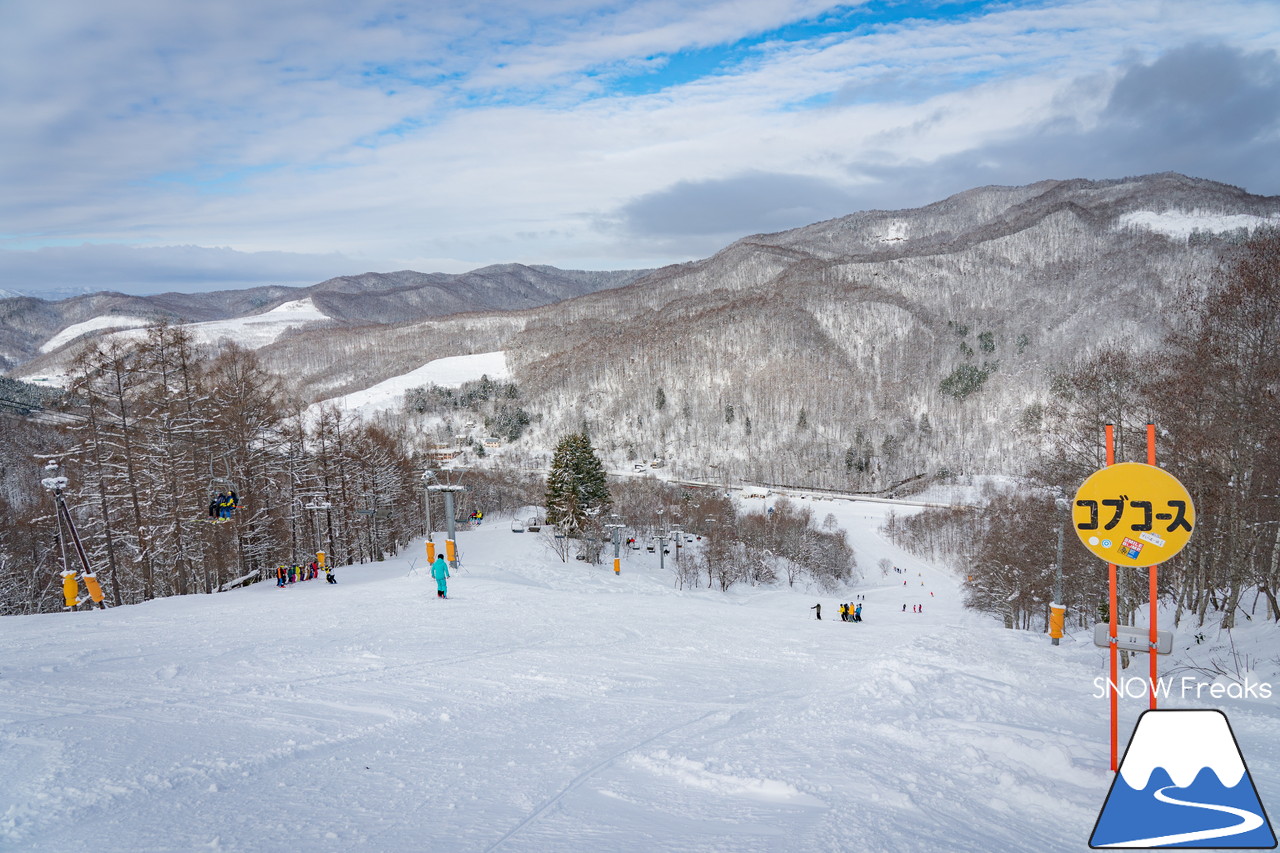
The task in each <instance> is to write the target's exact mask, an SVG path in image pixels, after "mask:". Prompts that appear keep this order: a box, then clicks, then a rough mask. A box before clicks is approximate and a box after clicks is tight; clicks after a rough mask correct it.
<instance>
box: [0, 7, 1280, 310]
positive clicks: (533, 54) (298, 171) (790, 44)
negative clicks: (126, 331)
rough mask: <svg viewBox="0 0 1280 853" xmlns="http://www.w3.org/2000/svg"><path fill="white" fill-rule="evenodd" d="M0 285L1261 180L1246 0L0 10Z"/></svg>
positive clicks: (605, 253) (125, 280) (205, 281)
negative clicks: (1173, 181) (1059, 192)
mask: <svg viewBox="0 0 1280 853" xmlns="http://www.w3.org/2000/svg"><path fill="white" fill-rule="evenodd" d="M0 24H2V25H0V187H2V188H3V192H0V290H7V291H12V292H22V293H29V294H32V295H57V294H61V293H64V292H68V291H78V290H86V289H87V290H99V289H114V290H121V291H125V292H136V293H145V292H158V291H162V290H181V291H195V290H208V289H219V288H228V287H250V286H256V285H261V284H289V285H306V284H313V283H315V282H318V281H322V280H324V279H327V278H330V277H333V276H337V275H347V274H356V273H361V272H366V271H379V272H387V271H392V270H399V269H415V270H418V271H422V272H434V271H443V272H461V271H465V270H469V269H474V268H477V267H481V266H484V265H487V264H491V263H509V262H519V263H545V264H552V265H555V266H559V267H562V268H568V269H635V268H648V267H655V266H660V265H663V264H667V263H676V262H682V261H687V260H692V259H696V258H701V257H707V256H709V255H711V254H713V253H715V252H716V251H717V250H718V249H720V248H722V247H723V246H725V245H727V244H728V243H730V242H732V241H733V240H735V239H737V238H739V237H742V236H746V235H749V234H753V233H759V232H767V231H777V230H782V229H785V228H790V227H796V226H800V225H805V224H808V223H811V222H815V221H820V220H823V219H828V218H831V217H835V216H840V215H844V214H848V213H853V212H856V211H859V210H866V209H872V208H882V209H900V208H909V207H915V206H920V205H923V204H928V203H930V202H933V201H937V200H940V199H942V198H944V197H946V196H947V195H950V194H952V193H956V192H960V191H963V190H965V189H969V188H971V187H974V186H980V185H985V184H1003V185H1018V184H1026V183H1032V182H1034V181H1038V180H1044V179H1051V178H1078V177H1083V178H1092V179H1105V178H1119V177H1125V176H1129V175H1140V174H1149V173H1153V172H1162V171H1177V172H1182V173H1184V174H1188V175H1192V176H1195V177H1202V178H1209V179H1213V180H1219V181H1223V182H1226V183H1229V184H1233V185H1236V186H1241V187H1244V188H1245V189H1247V190H1249V191H1251V192H1254V193H1258V194H1264V195H1275V194H1280V160H1278V158H1276V157H1275V151H1276V150H1278V149H1280V55H1278V53H1277V51H1278V50H1280V4H1277V3H1275V2H1273V0H1261V2H1255V0H1215V2H1212V3H1205V2H1203V0H1192V2H1184V0H1126V2H1124V3H1115V2H1113V0H1059V1H1058V2H1053V0H1047V2H1019V0H1013V1H1012V2H985V0H960V2H934V0H871V2H859V3H831V2H826V0H632V2H599V1H598V0H538V2H537V3H534V2H511V1H510V0H490V2H484V3H479V2H466V0H433V2H431V3H422V4H415V3H406V2H399V0H305V2H304V0H273V2H270V3H265V4H264V3H260V2H248V0H224V2H219V3H216V4H210V3H194V2H160V0H112V2H108V3H103V2H100V0H61V2H58V3H48V2H43V0H3V2H0Z"/></svg>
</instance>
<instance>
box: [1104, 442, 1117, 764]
mask: <svg viewBox="0 0 1280 853" xmlns="http://www.w3.org/2000/svg"><path fill="white" fill-rule="evenodd" d="M1115 432H1116V428H1115V425H1114V424H1107V426H1106V435H1107V467H1108V468H1110V467H1111V466H1112V465H1114V464H1115V463H1116V443H1115ZM1107 585H1108V595H1109V598H1108V602H1109V606H1110V610H1109V612H1108V618H1109V619H1110V625H1109V629H1108V636H1109V637H1110V640H1109V642H1108V643H1107V645H1108V648H1109V651H1110V655H1111V679H1110V680H1109V681H1108V682H1107V696H1108V698H1109V699H1110V700H1111V771H1112V772H1113V773H1114V772H1115V771H1116V770H1118V769H1120V693H1119V692H1118V691H1119V686H1120V647H1119V645H1118V642H1119V641H1118V640H1117V638H1116V625H1117V623H1116V618H1117V614H1116V611H1117V610H1118V609H1119V605H1118V602H1117V601H1116V598H1117V596H1116V564H1115V563H1107Z"/></svg>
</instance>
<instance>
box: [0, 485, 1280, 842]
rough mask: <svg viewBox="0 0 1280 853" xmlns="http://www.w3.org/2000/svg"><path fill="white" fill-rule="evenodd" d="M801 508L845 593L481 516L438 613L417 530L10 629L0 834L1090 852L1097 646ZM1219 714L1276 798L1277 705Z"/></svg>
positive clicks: (1099, 785)
mask: <svg viewBox="0 0 1280 853" xmlns="http://www.w3.org/2000/svg"><path fill="white" fill-rule="evenodd" d="M814 509H815V515H816V516H817V517H818V519H819V520H820V519H822V518H823V517H825V515H826V513H827V512H831V513H834V514H835V515H836V517H837V519H838V520H839V521H840V522H841V523H842V524H843V525H844V526H846V528H847V529H848V530H849V536H850V540H851V543H852V544H853V546H854V547H855V549H856V551H857V554H858V560H859V563H860V565H861V567H862V569H863V571H864V572H865V574H866V579H865V580H864V581H863V582H861V583H860V584H858V585H857V586H855V587H852V588H850V589H848V590H842V591H840V592H837V593H835V594H823V593H820V592H815V591H811V590H791V589H787V588H786V587H785V586H784V587H782V588H771V589H759V588H756V589H752V588H745V587H744V588H740V589H734V590H733V591H731V592H730V593H728V594H722V593H718V592H711V591H708V590H706V589H705V588H704V589H699V590H684V591H681V590H676V589H674V588H673V587H672V580H673V576H672V574H671V573H670V571H666V572H662V571H660V570H659V569H658V555H656V554H648V553H646V552H645V551H644V550H643V549H642V550H640V551H628V550H624V552H623V553H624V559H623V564H622V574H621V575H620V576H615V575H614V574H613V573H612V571H611V570H610V569H608V568H604V567H591V566H587V565H585V564H583V563H580V562H574V561H573V560H570V561H569V562H568V563H561V562H560V561H559V559H558V558H556V557H554V556H553V555H552V554H551V552H550V551H549V549H547V548H546V547H545V546H544V544H543V543H542V541H541V540H540V536H541V534H532V533H522V534H515V533H512V532H511V531H510V529H509V527H508V525H507V523H506V521H505V520H501V519H496V518H495V519H491V520H488V521H486V523H485V525H484V526H483V527H481V528H479V529H477V530H472V531H463V532H461V533H460V534H459V544H460V550H461V556H462V562H463V567H462V570H461V571H460V572H459V574H458V576H457V577H455V578H454V579H453V580H452V581H450V597H449V599H448V600H438V599H437V598H436V597H435V592H434V582H433V581H431V579H430V578H429V576H428V574H427V573H426V571H425V565H424V564H425V559H424V557H423V556H422V543H416V544H415V547H414V548H413V550H412V551H411V552H410V553H409V554H407V555H405V556H402V557H401V558H398V559H394V560H390V561H388V562H386V563H381V564H375V565H365V566H353V567H348V568H340V569H339V570H338V573H337V574H338V581H339V582H338V584H336V585H329V584H325V583H324V582H323V581H322V580H321V581H308V582H306V583H300V584H296V585H294V586H291V587H289V588H286V589H277V588H275V587H274V585H272V584H270V583H261V584H257V585H255V586H252V587H249V588H246V589H241V590H235V591H232V592H228V593H225V594H220V595H216V596H190V597H185V598H179V599H167V600H160V601H153V602H150V603H148V604H145V605H139V606H134V607H127V608H119V609H113V610H107V611H105V612H103V611H99V612H80V613H70V614H53V615H42V616H30V617H9V618H6V619H4V620H3V622H0V630H3V636H4V647H5V652H6V654H5V659H4V662H3V670H2V676H0V680H2V682H3V689H2V690H0V779H3V780H4V782H3V784H2V785H0V848H3V849H5V850H41V851H83V850H95V851H139V850H161V851H171V850H172V851H178V850H195V849H212V850H224V851H226V850H238V851H295V850H307V851H349V850H370V851H413V853H419V852H420V851H529V852H530V853H534V852H535V851H536V852H537V853H543V851H570V853H573V852H574V851H582V853H598V851H603V850H615V851H637V853H639V852H640V851H644V853H652V851H815V850H820V851H846V850H869V851H912V852H913V853H916V852H917V851H982V853H988V851H1064V850H1066V851H1071V850H1085V849H1087V840H1088V838H1089V834H1090V832H1091V830H1092V828H1093V823H1094V820H1095V818H1096V816H1097V814H1098V811H1099V809H1100V808H1101V806H1102V803H1103V800H1104V799H1105V796H1106V793H1107V788H1108V785H1109V783H1110V780H1111V774H1110V772H1109V770H1108V768H1107V752H1108V747H1107V728H1106V703H1105V700H1103V699H1098V698H1094V684H1093V679H1094V678H1096V677H1098V676H1099V675H1102V674H1103V673H1104V672H1105V670H1104V661H1105V656H1104V653H1103V652H1102V650H1100V649H1096V648H1094V647H1093V646H1092V645H1091V643H1090V640H1089V638H1088V636H1087V632H1086V631H1081V632H1080V633H1079V634H1078V635H1077V636H1076V637H1074V638H1069V639H1068V640H1064V644H1063V645H1062V646H1061V647H1058V648H1054V647H1052V646H1051V645H1050V644H1049V641H1048V640H1047V639H1046V638H1044V637H1042V636H1038V635H1033V634H1028V633H1024V632H1015V631H1006V630H1003V629H1002V628H1000V627H998V625H996V624H995V623H993V622H992V621H991V620H989V619H987V618H985V617H982V616H979V615H975V614H972V613H968V612H966V611H964V610H963V609H962V608H961V606H960V602H959V600H958V593H957V585H956V582H955V581H954V580H953V579H952V578H950V577H948V576H946V575H945V574H943V573H941V572H939V571H936V570H934V569H933V568H931V567H930V566H927V565H923V564H921V563H920V562H919V561H917V560H915V559H913V558H911V557H910V556H908V555H906V554H904V553H902V552H900V551H898V550H896V549H895V548H894V547H893V546H891V545H890V544H889V543H887V542H886V541H885V540H884V539H883V538H882V537H881V536H880V535H879V534H878V533H877V532H876V527H877V525H878V524H879V523H880V521H881V520H882V519H883V518H884V515H885V513H887V512H888V511H890V510H891V509H896V510H897V511H898V512H902V511H904V509H903V507H892V506H891V505H888V504H872V503H864V502H848V501H840V500H829V501H827V500H823V501H817V502H816V503H815V506H814ZM439 541H440V540H439V538H437V542H439ZM687 557H688V554H687V553H686V554H685V555H684V556H683V557H682V558H687ZM881 558H887V559H889V560H890V561H892V563H894V564H895V565H897V566H898V567H901V568H903V569H904V570H905V573H904V574H898V573H896V572H893V571H890V572H889V573H888V574H887V575H883V576H882V574H881V572H880V571H879V569H878V568H877V562H878V561H879V560H880V559H881ZM672 559H674V555H672V556H669V557H667V560H672ZM904 581H905V584H904ZM856 595H865V597H866V601H865V610H864V616H865V621H864V622H863V623H861V624H846V623H842V622H840V621H839V619H838V612H837V604H838V602H840V601H848V600H853V599H854V598H855V596H856ZM817 602H821V603H822V605H823V619H822V621H817V620H815V619H814V618H813V612H812V611H811V610H810V609H809V607H810V606H811V605H813V604H814V603H817ZM904 604H906V605H907V612H903V605H904ZM914 604H923V605H924V612H923V613H922V614H917V613H913V612H911V606H912V605H914ZM1254 628H1255V629H1257V630H1261V629H1260V628H1258V626H1254ZM1184 633H1187V634H1189V631H1184ZM1267 636H1268V638H1269V641H1270V640H1272V639H1273V638H1274V633H1271V634H1268V635H1267ZM1135 674H1140V673H1135ZM1273 675H1274V674H1273ZM1167 704H1168V705H1170V706H1182V707H1214V705H1212V704H1210V703H1209V702H1207V701H1199V702H1197V701H1196V700H1194V698H1193V699H1190V700H1187V701H1185V702H1183V701H1181V700H1178V701H1171V702H1169V703H1167ZM1145 706H1146V703H1145V700H1138V699H1127V700H1125V701H1124V702H1123V703H1122V708H1123V710H1124V722H1123V727H1122V731H1123V733H1124V736H1125V737H1126V738H1127V735H1128V732H1129V731H1131V729H1132V725H1133V722H1134V720H1136V718H1137V716H1138V714H1139V713H1140V712H1141V710H1142V709H1143V708H1145ZM1217 707H1221V708H1223V709H1224V710H1225V711H1226V712H1227V714H1228V715H1229V717H1230V720H1231V724H1232V727H1233V729H1234V731H1235V734H1236V737H1237V738H1238V739H1239V741H1240V745H1241V747H1242V749H1243V750H1244V754H1245V756H1246V760H1247V762H1248V764H1249V768H1250V771H1251V773H1252V776H1253V779H1254V781H1255V782H1256V783H1257V785H1258V790H1259V794H1260V795H1261V797H1262V800H1263V803H1264V804H1266V803H1268V802H1269V803H1271V804H1272V809H1273V813H1274V810H1275V809H1277V808H1280V805H1277V804H1280V736H1278V735H1280V712H1278V711H1277V708H1276V702H1275V700H1274V699H1271V700H1268V701H1247V700H1221V703H1220V704H1219V705H1217Z"/></svg>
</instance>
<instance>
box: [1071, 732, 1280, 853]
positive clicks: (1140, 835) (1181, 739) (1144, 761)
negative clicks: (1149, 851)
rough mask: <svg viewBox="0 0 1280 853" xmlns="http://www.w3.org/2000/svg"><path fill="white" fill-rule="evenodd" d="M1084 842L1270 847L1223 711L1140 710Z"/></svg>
mask: <svg viewBox="0 0 1280 853" xmlns="http://www.w3.org/2000/svg"><path fill="white" fill-rule="evenodd" d="M1089 846H1090V847H1092V848H1094V849H1099V848H1103V849H1110V848H1118V847H1130V848H1132V847H1145V848H1150V847H1180V848H1193V849H1194V848H1213V849H1215V850H1224V849H1225V850H1268V849H1272V848H1274V847H1275V846H1276V836H1275V833H1274V832H1273V831H1272V830H1271V823H1270V822H1269V821H1268V820H1267V813H1266V811H1265V810H1264V809H1263V808H1262V801H1261V800H1259V799H1258V791H1257V789H1256V788H1255V787H1254V785H1253V778H1252V777H1251V776H1250V775H1249V768H1248V767H1246V766H1245V763H1244V755H1243V754H1242V753H1241V752H1240V745H1239V744H1238V743H1237V742H1236V738H1235V734H1234V733H1233V732H1232V731H1231V724H1230V723H1228V722H1227V716H1226V714H1224V713H1222V712H1221V711H1216V710H1208V711H1200V710H1171V711H1145V712H1143V714H1142V716H1141V717H1140V718H1139V719H1138V725H1137V728H1135V729H1134V731H1133V738H1132V739H1131V740H1130V741H1129V748H1128V749H1126V750H1125V753H1124V758H1123V759H1122V760H1121V762H1120V771H1119V772H1118V773H1116V778H1115V779H1114V780H1112V782H1111V790H1110V791H1109V792H1108V793H1107V800H1106V802H1105V803H1103V805H1102V811H1101V812H1100V813H1099V814H1098V822H1097V824H1096V825H1095V826H1094V828H1093V836H1092V837H1091V838H1090V839H1089Z"/></svg>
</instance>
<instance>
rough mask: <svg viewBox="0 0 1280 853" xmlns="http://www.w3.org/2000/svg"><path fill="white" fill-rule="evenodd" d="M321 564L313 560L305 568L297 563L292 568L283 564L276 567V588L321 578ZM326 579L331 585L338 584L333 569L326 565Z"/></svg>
mask: <svg viewBox="0 0 1280 853" xmlns="http://www.w3.org/2000/svg"><path fill="white" fill-rule="evenodd" d="M320 571H321V569H320V564H319V563H317V562H316V561H315V560H312V561H311V562H310V563H308V564H307V565H305V566H300V565H298V564H297V563H295V564H293V565H292V566H288V565H285V564H284V563H281V564H280V565H278V566H276V586H288V585H289V584H291V583H297V582H299V581H311V580H315V579H316V578H318V577H319V576H320ZM324 579H325V580H327V581H328V582H329V583H337V582H338V579H337V578H335V577H334V576H333V569H332V568H331V567H330V566H328V565H326V566H325V567H324Z"/></svg>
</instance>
